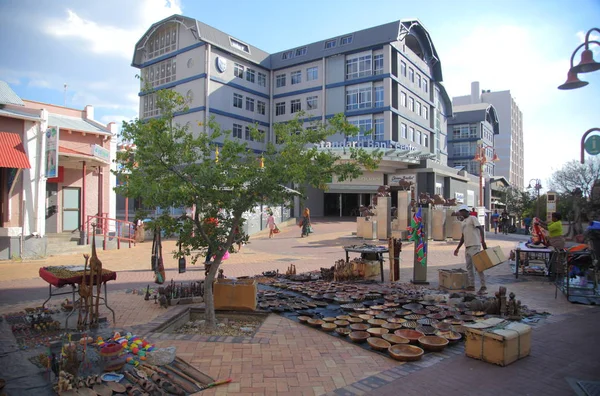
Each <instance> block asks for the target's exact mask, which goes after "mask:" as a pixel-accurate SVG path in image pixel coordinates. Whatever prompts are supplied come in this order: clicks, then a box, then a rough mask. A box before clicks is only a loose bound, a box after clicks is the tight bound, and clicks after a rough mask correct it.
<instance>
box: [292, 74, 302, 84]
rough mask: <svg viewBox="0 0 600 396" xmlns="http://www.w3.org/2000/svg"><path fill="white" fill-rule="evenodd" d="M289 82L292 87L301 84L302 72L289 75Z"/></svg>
mask: <svg viewBox="0 0 600 396" xmlns="http://www.w3.org/2000/svg"><path fill="white" fill-rule="evenodd" d="M290 80H291V81H292V85H295V84H300V83H301V82H302V72H301V71H300V70H298V71H294V72H292V73H291V76H290Z"/></svg>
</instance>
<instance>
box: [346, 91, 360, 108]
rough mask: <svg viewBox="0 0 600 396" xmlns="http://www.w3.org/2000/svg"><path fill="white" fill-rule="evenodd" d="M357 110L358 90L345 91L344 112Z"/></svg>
mask: <svg viewBox="0 0 600 396" xmlns="http://www.w3.org/2000/svg"><path fill="white" fill-rule="evenodd" d="M356 109H358V89H349V90H347V91H346V110H356Z"/></svg>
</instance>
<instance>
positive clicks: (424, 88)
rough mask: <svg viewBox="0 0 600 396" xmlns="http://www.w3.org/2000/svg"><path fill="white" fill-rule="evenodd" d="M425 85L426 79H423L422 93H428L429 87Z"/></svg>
mask: <svg viewBox="0 0 600 396" xmlns="http://www.w3.org/2000/svg"><path fill="white" fill-rule="evenodd" d="M427 85H428V84H427V79H426V78H423V91H425V92H429V87H428V86H427Z"/></svg>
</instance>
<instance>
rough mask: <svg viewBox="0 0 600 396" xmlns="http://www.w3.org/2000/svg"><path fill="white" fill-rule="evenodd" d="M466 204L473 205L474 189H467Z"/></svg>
mask: <svg viewBox="0 0 600 396" xmlns="http://www.w3.org/2000/svg"><path fill="white" fill-rule="evenodd" d="M467 205H469V206H475V191H473V190H467Z"/></svg>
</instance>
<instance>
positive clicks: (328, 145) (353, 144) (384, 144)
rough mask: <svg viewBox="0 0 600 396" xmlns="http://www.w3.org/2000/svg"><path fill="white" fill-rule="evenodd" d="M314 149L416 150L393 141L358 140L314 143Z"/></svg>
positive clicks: (409, 145)
mask: <svg viewBox="0 0 600 396" xmlns="http://www.w3.org/2000/svg"><path fill="white" fill-rule="evenodd" d="M315 147H316V148H318V149H332V148H345V147H349V148H380V149H396V150H400V151H416V150H417V148H416V147H415V146H413V145H412V144H404V143H399V142H395V141H393V140H359V141H344V140H341V141H336V142H330V141H322V142H321V143H316V144H315Z"/></svg>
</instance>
